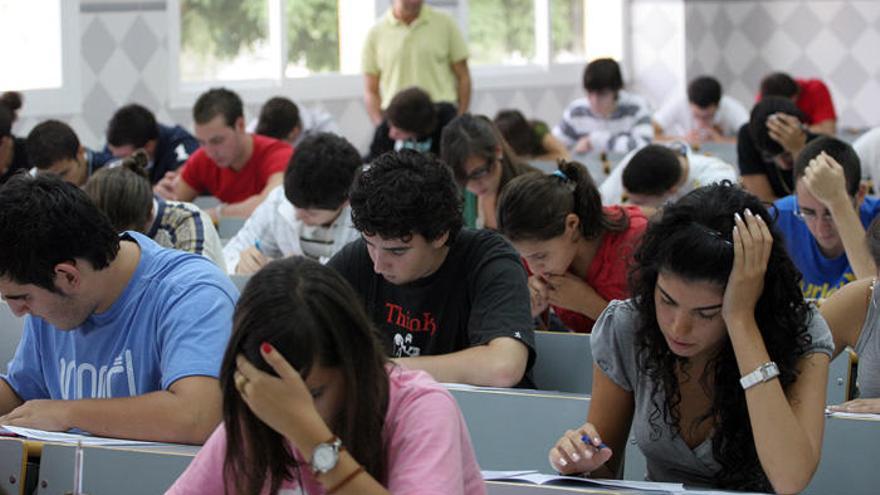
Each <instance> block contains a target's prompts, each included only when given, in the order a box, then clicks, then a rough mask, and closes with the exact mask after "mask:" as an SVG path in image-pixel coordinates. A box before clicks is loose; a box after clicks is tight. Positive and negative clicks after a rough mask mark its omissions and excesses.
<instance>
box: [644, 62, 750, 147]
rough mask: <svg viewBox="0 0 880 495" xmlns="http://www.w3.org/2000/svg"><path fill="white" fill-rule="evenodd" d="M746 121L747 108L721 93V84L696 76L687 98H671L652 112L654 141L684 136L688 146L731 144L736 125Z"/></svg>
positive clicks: (747, 117)
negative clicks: (655, 136)
mask: <svg viewBox="0 0 880 495" xmlns="http://www.w3.org/2000/svg"><path fill="white" fill-rule="evenodd" d="M748 121H749V111H748V110H746V107H744V106H743V104H742V103H740V102H739V101H737V100H736V99H734V98H733V97H731V96H728V95H723V94H722V92H721V83H720V82H718V80H717V79H715V78H714V77H711V76H700V77H697V78H696V79H694V80H692V81H691V82H690V84H688V87H687V98H684V97H681V98H673V99H670V100H668V101H667V103H666V104H665V105H663V107H662V108H660V110H659V111H658V112H657V113H655V114H654V132H655V133H656V134H657V140H658V141H668V140H670V139H684V140H686V141H687V142H688V143H689V144H690V145H691V146H699V145H700V144H702V143H735V142H736V133H737V132H738V131H739V128H740V127H742V126H743V125H744V124H745V123H746V122H748Z"/></svg>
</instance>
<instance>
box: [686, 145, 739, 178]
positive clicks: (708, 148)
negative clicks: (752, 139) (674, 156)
mask: <svg viewBox="0 0 880 495" xmlns="http://www.w3.org/2000/svg"><path fill="white" fill-rule="evenodd" d="M694 153H698V154H703V155H708V156H714V157H716V158H720V159H722V160H724V161H725V162H727V163H729V164H731V165H733V167H734V168H735V169H736V170H737V174H739V165H738V162H737V159H736V144H735V143H703V144H701V145H700V149H699V150H694Z"/></svg>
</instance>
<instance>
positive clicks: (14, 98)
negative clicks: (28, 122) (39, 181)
mask: <svg viewBox="0 0 880 495" xmlns="http://www.w3.org/2000/svg"><path fill="white" fill-rule="evenodd" d="M19 108H21V94H20V93H18V92H15V91H7V92H6V93H3V94H2V95H0V185H2V184H3V183H4V182H6V181H7V180H9V178H10V177H12V175H13V174H15V173H17V172H18V171H20V170H27V169H29V168H30V164H29V162H28V157H27V147H26V146H25V140H24V139H22V138H17V137H15V136H13V135H12V124H13V123H14V122H15V120H16V118H17V114H16V112H18V109H19Z"/></svg>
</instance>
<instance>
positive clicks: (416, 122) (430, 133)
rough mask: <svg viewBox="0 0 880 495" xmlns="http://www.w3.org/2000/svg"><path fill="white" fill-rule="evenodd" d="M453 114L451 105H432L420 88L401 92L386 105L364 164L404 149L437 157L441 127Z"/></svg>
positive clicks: (443, 103)
mask: <svg viewBox="0 0 880 495" xmlns="http://www.w3.org/2000/svg"><path fill="white" fill-rule="evenodd" d="M456 115H458V113H457V111H456V109H455V105H453V104H452V103H448V102H440V103H434V102H432V101H431V97H430V96H428V93H426V92H425V91H424V90H422V89H420V88H415V87H413V88H408V89H404V90H403V91H401V92H399V93H397V94H396V95H394V98H392V99H391V103H389V104H388V108H387V109H386V110H385V119H384V120H382V123H381V124H379V126H378V127H376V132H375V133H374V134H373V142H372V143H370V152H369V154H368V155H367V157H366V158H365V159H364V161H367V162H371V161H373V160H375V159H376V158H377V157H378V156H379V155H381V154H382V153H386V152H388V151H392V150H401V149H404V148H409V149H414V150H416V151H420V152H429V151H430V152H431V153H434V154H435V155H439V154H440V136H441V133H442V132H443V128H444V127H446V124H448V123H449V121H451V120H452V119H454V118H455V116H456Z"/></svg>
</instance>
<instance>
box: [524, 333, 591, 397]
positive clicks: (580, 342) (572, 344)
mask: <svg viewBox="0 0 880 495" xmlns="http://www.w3.org/2000/svg"><path fill="white" fill-rule="evenodd" d="M535 351H536V352H537V355H538V357H537V359H536V360H535V365H534V366H533V367H532V376H533V377H534V379H535V384H536V386H537V387H538V388H539V389H541V390H557V391H559V392H571V393H576V394H589V393H590V392H591V391H592V387H593V354H592V352H591V350H590V336H589V335H587V334H582V333H564V332H542V331H538V332H535Z"/></svg>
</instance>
